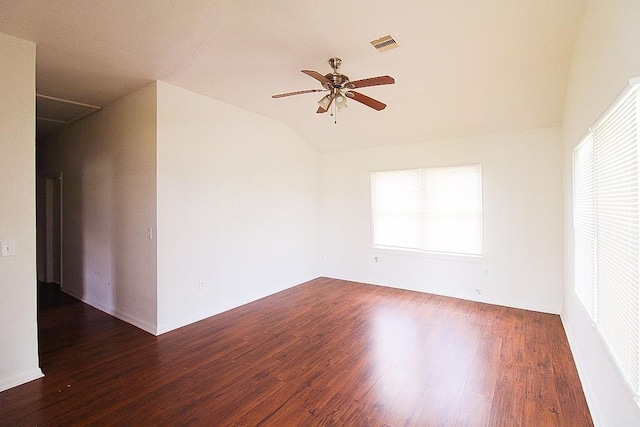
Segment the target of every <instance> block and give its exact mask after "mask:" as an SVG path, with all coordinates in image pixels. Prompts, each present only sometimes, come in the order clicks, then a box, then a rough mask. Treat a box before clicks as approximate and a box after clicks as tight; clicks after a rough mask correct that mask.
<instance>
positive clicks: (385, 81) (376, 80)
mask: <svg viewBox="0 0 640 427" xmlns="http://www.w3.org/2000/svg"><path fill="white" fill-rule="evenodd" d="M395 82H396V81H395V80H394V79H393V77H391V76H380V77H371V78H369V79H362V80H355V81H353V82H347V83H346V84H345V85H344V86H345V87H346V88H347V89H356V88H359V87H367V86H380V85H392V84H394V83H395Z"/></svg>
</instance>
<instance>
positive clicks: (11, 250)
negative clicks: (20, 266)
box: [0, 240, 16, 256]
mask: <svg viewBox="0 0 640 427" xmlns="http://www.w3.org/2000/svg"><path fill="white" fill-rule="evenodd" d="M0 246H2V256H14V255H15V254H16V244H15V242H14V241H13V240H3V241H2V242H0Z"/></svg>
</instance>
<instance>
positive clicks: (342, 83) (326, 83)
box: [272, 58, 395, 123]
mask: <svg viewBox="0 0 640 427" xmlns="http://www.w3.org/2000/svg"><path fill="white" fill-rule="evenodd" d="M341 64H342V59H340V58H330V59H329V65H330V66H331V68H333V72H332V73H328V74H325V75H322V74H320V73H319V72H317V71H312V70H302V72H303V73H305V74H306V75H308V76H309V77H312V78H314V79H316V80H318V81H319V82H320V84H321V85H322V87H323V89H308V90H299V91H295V92H287V93H281V94H277V95H273V96H272V98H284V97H286V96H292V95H302V94H305V93H312V92H329V93H327V94H326V95H325V96H323V97H322V98H321V99H320V100H319V101H318V105H319V107H318V110H317V111H316V113H318V114H322V113H326V112H327V111H329V109H330V108H331V106H332V105H333V111H332V113H331V115H332V116H335V115H336V113H337V112H338V111H341V110H343V109H345V108H347V107H348V106H347V98H350V99H353V100H354V101H357V102H359V103H361V104H364V105H366V106H367V107H370V108H373V109H374V110H377V111H381V110H384V109H385V108H386V104H383V103H382V102H380V101H378V100H376V99H373V98H370V97H368V96H366V95H363V94H361V93H359V92H356V91H354V90H352V89H357V88H361V87H369V86H380V85H389V84H394V83H395V80H394V79H393V77H391V76H379V77H370V78H368V79H362V80H355V81H350V80H349V77H347V76H346V75H344V74H342V73H339V72H338V68H339V67H340V65H341ZM334 101H335V102H334ZM334 123H337V121H336V120H334Z"/></svg>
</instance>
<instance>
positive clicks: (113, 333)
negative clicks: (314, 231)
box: [0, 279, 592, 426]
mask: <svg viewBox="0 0 640 427" xmlns="http://www.w3.org/2000/svg"><path fill="white" fill-rule="evenodd" d="M49 293H50V295H47V292H46V289H45V292H43V293H42V294H41V296H42V298H41V310H40V316H39V325H40V349H41V356H40V360H41V366H42V369H43V371H44V372H45V375H46V376H45V377H44V378H42V379H39V380H36V381H32V382H30V383H28V384H25V385H22V386H20V387H16V388H13V389H10V390H8V391H5V392H3V393H0V424H2V425H85V424H92V425H104V424H109V425H208V426H213V425H217V426H228V425H243V426H257V425H264V426H266V425H270V426H315V425H336V426H369V425H371V426H409V425H417V426H439V425H443V426H448V425H456V426H457V425H460V426H518V425H532V426H555V425H566V426H569V425H570V426H590V425H592V421H591V418H590V415H589V412H588V409H587V406H586V402H585V399H584V395H583V392H582V388H581V386H580V382H579V380H578V376H577V373H576V369H575V365H574V362H573V359H572V356H571V353H570V351H569V347H568V344H567V340H566V337H565V334H564V331H563V329H562V325H561V322H560V319H559V317H558V316H554V315H548V314H541V313H535V312H530V311H524V310H516V309H510V308H505V307H498V306H492V305H486V304H481V303H474V302H468V301H462V300H456V299H452V298H445V297H439V296H433V295H428V294H422V293H416V292H409V291H403V290H397V289H389V288H383V287H377V286H370V285H363V284H358V283H352V282H344V281H339V280H333V279H316V280H314V281H312V282H309V283H305V284H303V285H300V286H297V287H295V288H292V289H289V290H286V291H284V292H281V293H278V294H276V295H272V296H270V297H268V298H265V299H262V300H260V301H256V302H254V303H251V304H248V305H245V306H242V307H240V308H237V309H235V310H231V311H229V312H226V313H223V314H220V315H218V316H214V317H212V318H209V319H207V320H204V321H201V322H198V323H196V324H193V325H190V326H187V327H184V328H181V329H179V330H176V331H173V332H169V333H167V334H164V335H162V336H160V337H154V336H151V335H149V334H147V333H145V332H143V331H141V330H139V329H137V328H135V327H133V326H131V325H128V324H126V323H124V322H121V321H119V320H117V319H114V318H112V317H110V316H108V315H106V314H104V313H102V312H100V311H97V310H95V309H93V308H91V307H89V306H87V305H85V304H83V303H81V302H78V301H76V300H74V299H73V298H71V297H68V296H66V295H64V294H62V295H60V294H58V293H56V292H55V290H54V291H53V292H49ZM4 327H10V326H9V325H5V326H4Z"/></svg>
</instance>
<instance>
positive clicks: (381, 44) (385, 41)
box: [371, 36, 398, 52]
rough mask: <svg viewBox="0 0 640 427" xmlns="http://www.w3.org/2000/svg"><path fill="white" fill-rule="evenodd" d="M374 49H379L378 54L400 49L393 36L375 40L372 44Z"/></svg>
mask: <svg viewBox="0 0 640 427" xmlns="http://www.w3.org/2000/svg"><path fill="white" fill-rule="evenodd" d="M371 44H372V45H373V47H375V48H376V49H378V52H385V51H387V50H390V49H395V48H396V47H398V43H396V41H395V40H394V39H393V37H391V36H384V37H382V38H380V39H378V40H374V41H372V42H371Z"/></svg>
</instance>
